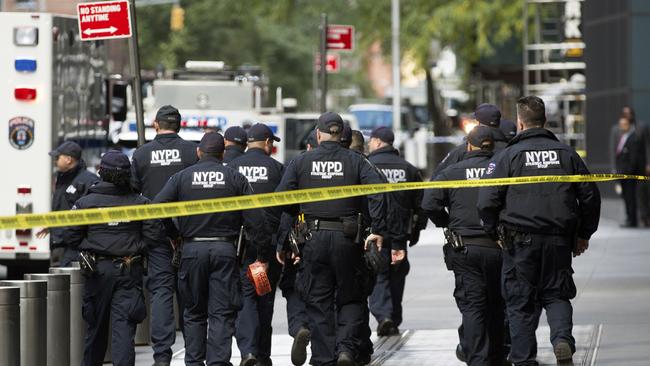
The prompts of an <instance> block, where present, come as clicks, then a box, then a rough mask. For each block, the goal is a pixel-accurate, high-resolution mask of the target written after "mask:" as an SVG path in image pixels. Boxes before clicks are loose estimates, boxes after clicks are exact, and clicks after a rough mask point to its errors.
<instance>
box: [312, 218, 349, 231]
mask: <svg viewBox="0 0 650 366" xmlns="http://www.w3.org/2000/svg"><path fill="white" fill-rule="evenodd" d="M307 227H308V228H309V230H314V231H319V230H330V231H343V223H342V222H340V221H329V220H320V219H317V220H308V221H307Z"/></svg>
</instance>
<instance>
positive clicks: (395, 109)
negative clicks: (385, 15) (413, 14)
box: [391, 0, 402, 133]
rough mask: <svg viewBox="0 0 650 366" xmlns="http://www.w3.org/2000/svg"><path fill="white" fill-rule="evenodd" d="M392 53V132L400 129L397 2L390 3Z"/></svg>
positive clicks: (400, 101) (400, 106)
mask: <svg viewBox="0 0 650 366" xmlns="http://www.w3.org/2000/svg"><path fill="white" fill-rule="evenodd" d="M391 18H392V51H393V54H392V56H393V131H394V132H395V133H397V132H399V131H400V130H401V129H402V95H401V72H400V66H401V65H400V45H399V21H400V19H399V0H393V1H392V3H391Z"/></svg>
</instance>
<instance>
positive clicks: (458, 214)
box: [422, 126, 506, 366]
mask: <svg viewBox="0 0 650 366" xmlns="http://www.w3.org/2000/svg"><path fill="white" fill-rule="evenodd" d="M493 148H494V141H493V138H492V133H491V131H490V129H489V127H486V126H477V127H475V128H474V129H472V131H471V132H470V133H469V134H468V136H467V153H466V154H465V155H464V158H463V160H462V161H460V162H458V163H455V164H452V165H450V166H448V167H447V168H445V169H444V170H443V171H442V172H441V173H440V174H438V176H437V177H436V180H437V181H445V180H478V179H480V178H481V176H482V175H483V173H484V172H485V170H486V168H487V166H488V163H489V161H490V159H491V158H492V155H493V153H492V150H493ZM478 191H479V189H478V188H458V189H447V188H444V189H432V190H427V191H426V192H425V194H424V199H423V201H422V207H423V209H424V210H425V213H426V214H427V216H428V217H429V218H430V219H431V221H433V223H434V224H436V226H437V227H444V228H447V229H448V230H449V233H451V234H448V235H450V236H449V237H450V238H451V240H452V243H448V244H446V245H445V247H444V252H445V262H446V263H447V265H448V268H451V269H452V270H453V271H454V276H455V277H456V288H455V290H454V297H455V298H456V304H457V305H458V309H459V310H460V312H461V313H462V315H463V325H462V327H463V332H462V339H461V343H462V344H463V350H464V352H465V358H466V362H467V364H468V365H470V366H475V365H494V366H502V365H503V364H504V362H505V356H506V355H505V352H504V347H503V343H504V315H505V314H504V311H505V309H504V303H503V299H502V297H501V251H500V248H499V246H498V245H497V243H496V241H494V240H492V239H491V238H490V237H488V236H487V235H486V233H485V231H484V230H483V227H482V226H481V223H480V220H479V217H478V211H477V210H476V201H477V199H478Z"/></svg>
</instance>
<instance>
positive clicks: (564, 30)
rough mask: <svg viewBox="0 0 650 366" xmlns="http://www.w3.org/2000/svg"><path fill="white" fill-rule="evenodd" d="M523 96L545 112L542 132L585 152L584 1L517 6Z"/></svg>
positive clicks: (530, 1)
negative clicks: (534, 98) (520, 20)
mask: <svg viewBox="0 0 650 366" xmlns="http://www.w3.org/2000/svg"><path fill="white" fill-rule="evenodd" d="M523 1H524V9H523V12H524V14H523V16H524V18H523V19H524V37H523V49H524V52H523V65H524V67H523V69H524V75H523V76H524V77H523V79H524V93H525V95H531V94H533V95H537V96H539V97H540V98H542V99H543V100H544V102H545V103H546V106H547V127H548V128H549V129H551V130H552V131H553V132H555V133H557V134H558V137H560V139H561V140H563V141H564V142H566V143H568V144H569V145H571V146H573V147H574V148H576V149H577V150H578V151H579V152H582V153H584V151H585V147H586V146H585V123H586V121H585V115H586V94H585V68H586V63H585V61H584V49H585V43H584V42H583V38H582V29H581V18H582V7H583V3H584V0H523Z"/></svg>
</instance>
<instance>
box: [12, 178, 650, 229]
mask: <svg viewBox="0 0 650 366" xmlns="http://www.w3.org/2000/svg"><path fill="white" fill-rule="evenodd" d="M621 179H635V180H650V177H645V176H639V175H625V174H589V175H545V176H528V177H512V178H495V179H481V180H451V181H433V182H407V183H392V184H391V183H385V184H364V185H353V186H339V187H328V188H311V189H301V190H295V191H287V192H276V193H264V194H254V195H249V196H238V197H228V198H217V199H208V200H199V201H184V202H172V203H160V204H151V205H137V206H119V207H110V208H94V209H85V210H71V211H56V212H49V213H44V214H25V215H16V216H1V217H0V230H2V229H27V228H32V227H61V226H72V225H90V224H101V223H108V222H117V221H135V220H147V219H160V218H167V217H177V216H189V215H199V214H208V213H215V212H226V211H238V210H248V209H252V208H262V207H272V206H282V205H291V204H296V203H305V202H316V201H327V200H334V199H340V198H348V197H355V196H365V195H368V194H376V193H385V192H393V191H403V190H415V189H436V188H438V189H439V188H470V187H487V186H502V185H515V184H537V183H578V182H604V181H612V180H621Z"/></svg>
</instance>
